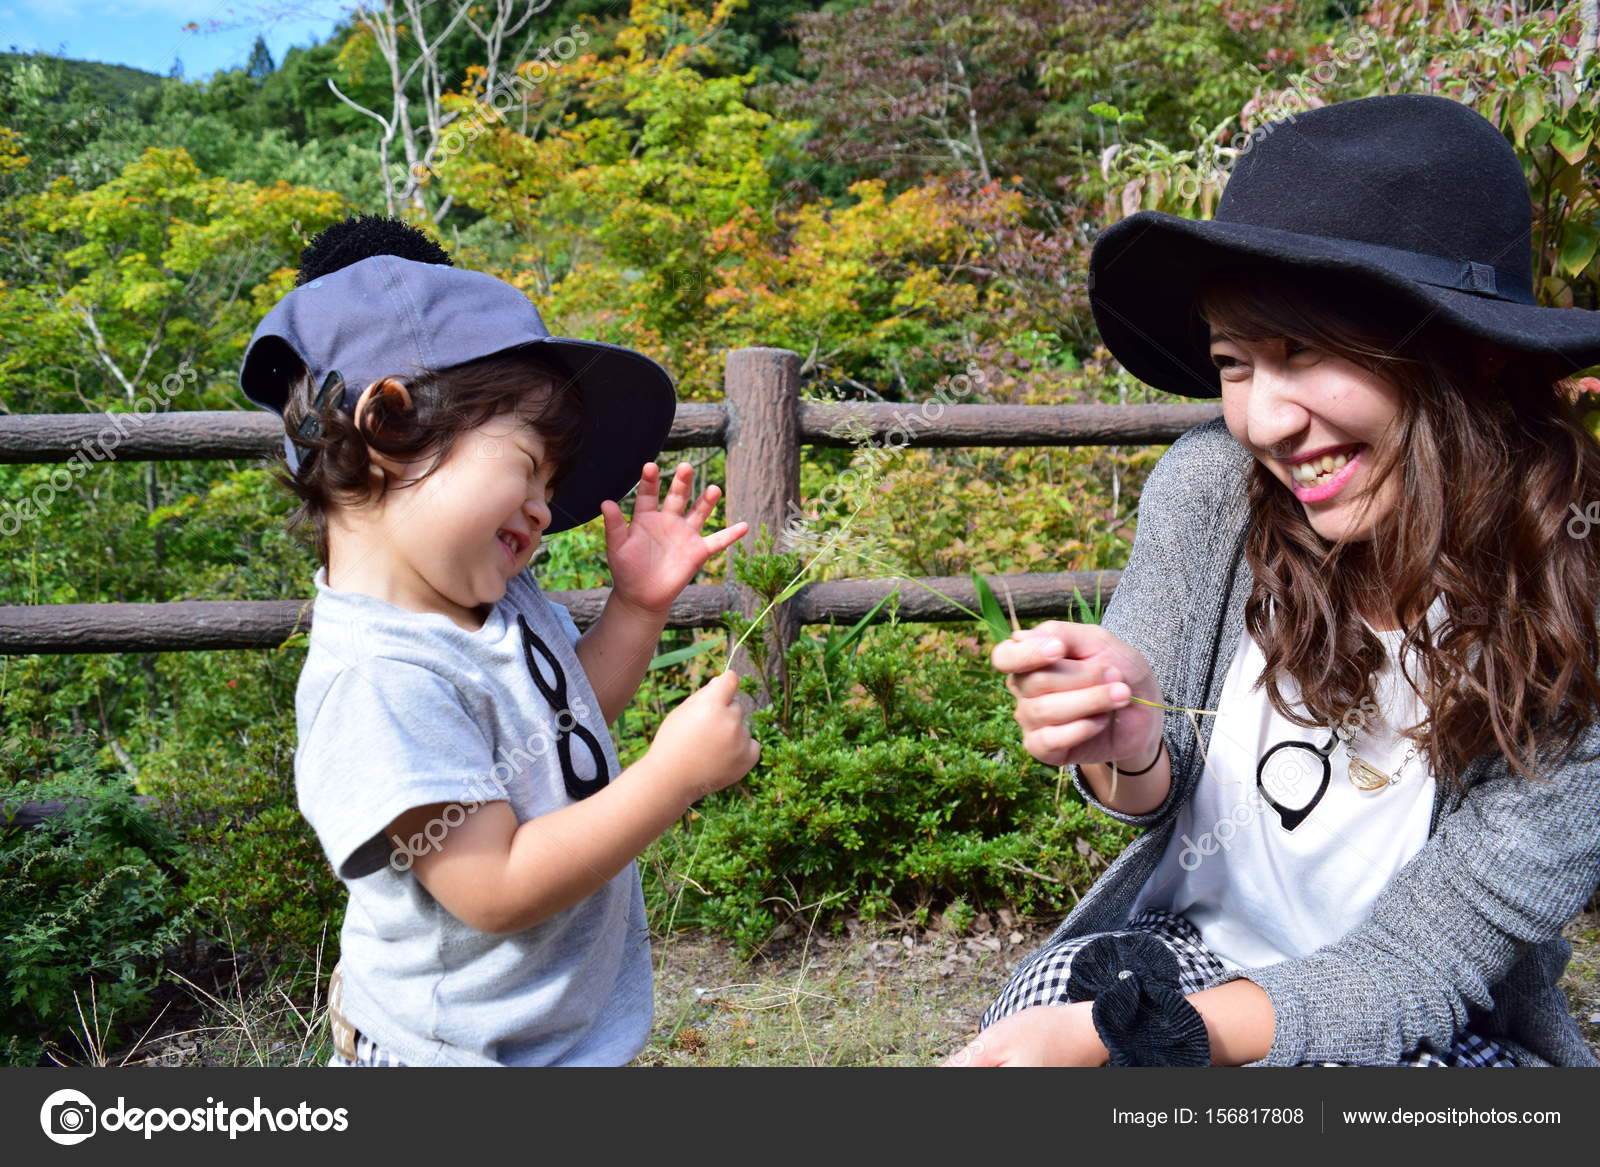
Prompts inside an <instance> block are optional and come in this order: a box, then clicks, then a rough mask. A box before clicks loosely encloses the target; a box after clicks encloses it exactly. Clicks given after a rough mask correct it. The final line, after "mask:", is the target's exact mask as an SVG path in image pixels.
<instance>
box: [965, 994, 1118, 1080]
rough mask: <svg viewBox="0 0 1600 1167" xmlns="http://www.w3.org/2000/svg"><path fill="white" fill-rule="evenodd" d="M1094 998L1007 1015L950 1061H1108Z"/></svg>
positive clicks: (986, 1063) (1046, 1063)
mask: <svg viewBox="0 0 1600 1167" xmlns="http://www.w3.org/2000/svg"><path fill="white" fill-rule="evenodd" d="M1093 1009H1094V1002H1093V1001H1077V1002H1074V1003H1073V1004H1071V1005H1034V1006H1032V1007H1031V1008H1028V1009H1020V1010H1018V1011H1017V1012H1015V1013H1013V1014H1011V1015H1010V1016H1009V1017H1002V1018H1001V1019H1000V1020H999V1021H996V1022H995V1023H994V1024H993V1025H991V1026H989V1028H988V1029H985V1030H984V1031H983V1032H982V1033H980V1034H978V1036H977V1037H975V1038H973V1039H972V1040H971V1041H970V1042H968V1043H967V1045H966V1046H965V1047H964V1048H962V1049H960V1050H957V1051H956V1052H955V1053H954V1054H952V1055H951V1056H950V1057H949V1058H947V1059H945V1062H944V1065H946V1066H1103V1065H1105V1064H1106V1062H1107V1061H1108V1060H1109V1059H1110V1057H1111V1054H1110V1051H1108V1050H1107V1049H1106V1047H1105V1043H1104V1042H1102V1041H1101V1040H1100V1035H1099V1034H1098V1033H1096V1032H1095V1028H1094V1019H1093V1015H1092V1010H1093Z"/></svg>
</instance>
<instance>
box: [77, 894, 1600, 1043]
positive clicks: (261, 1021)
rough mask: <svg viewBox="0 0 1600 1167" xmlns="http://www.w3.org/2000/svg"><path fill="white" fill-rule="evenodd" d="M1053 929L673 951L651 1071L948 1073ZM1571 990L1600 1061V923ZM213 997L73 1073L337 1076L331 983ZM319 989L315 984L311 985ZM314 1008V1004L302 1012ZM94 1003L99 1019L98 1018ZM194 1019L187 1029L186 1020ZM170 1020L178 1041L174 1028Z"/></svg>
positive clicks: (910, 931) (1569, 981) (277, 983)
mask: <svg viewBox="0 0 1600 1167" xmlns="http://www.w3.org/2000/svg"><path fill="white" fill-rule="evenodd" d="M1049 931H1050V924H1048V923H1047V924H1043V925H1034V926H1030V925H1028V924H1026V923H1023V924H1018V923H1015V922H1013V921H1012V919H1011V917H1010V916H1009V914H1007V913H998V914H996V915H995V916H994V917H985V916H980V917H978V919H977V920H976V921H975V922H974V924H973V926H972V928H971V929H970V930H969V931H968V932H967V933H965V934H963V935H953V934H950V933H948V932H945V931H940V930H938V929H934V930H929V931H919V930H916V929H914V928H910V927H908V926H905V925H903V924H902V925H896V924H881V925H864V924H859V923H854V922H852V923H851V924H850V925H849V926H848V930H847V932H846V934H844V935H841V936H838V937H833V936H825V935H822V934H819V933H817V932H815V931H813V932H811V933H809V934H798V933H796V934H793V935H790V936H788V937H786V938H783V939H781V940H778V941H775V942H774V943H773V944H772V945H769V947H768V949H767V951H766V952H765V953H763V954H762V955H761V956H759V957H758V958H756V959H755V960H752V961H740V960H739V959H737V958H736V957H735V956H734V955H733V950H732V947H731V946H730V945H729V943H728V942H727V941H726V940H724V939H722V938H721V937H718V936H713V935H710V934H708V933H703V932H685V933H680V934H678V935H674V936H671V937H668V938H665V939H660V938H658V939H657V940H656V942H655V948H656V953H655V955H656V962H657V974H656V991H655V997H656V1016H655V1024H654V1027H653V1031H652V1034H651V1039H650V1043H649V1045H648V1046H647V1047H646V1048H645V1050H644V1052H643V1053H641V1054H640V1055H639V1057H638V1058H637V1059H635V1061H634V1063H633V1064H634V1065H638V1066H860V1065H874V1066H876V1065H890V1066H927V1065H937V1064H938V1063H939V1062H940V1061H942V1060H943V1059H944V1058H945V1057H947V1056H948V1055H949V1054H951V1053H953V1052H954V1051H955V1050H957V1049H959V1048H960V1047H961V1046H962V1045H963V1044H964V1043H965V1042H966V1041H967V1040H968V1039H969V1038H970V1037H971V1036H972V1035H973V1033H974V1032H975V1031H976V1028H977V1022H978V1018H979V1017H980V1016H981V1015H982V1014H983V1011H984V1009H985V1008H987V1006H988V1004H989V1002H990V1001H992V1000H993V999H994V997H995V996H996V994H997V993H998V992H999V990H1000V988H1001V987H1002V986H1003V985H1004V983H1005V980H1006V977H1007V975H1008V974H1009V972H1010V970H1011V969H1012V967H1013V966H1015V964H1016V963H1017V961H1018V960H1019V959H1021V957H1022V956H1024V955H1025V954H1027V953H1028V952H1030V951H1032V949H1033V947H1034V946H1035V945H1037V944H1038V943H1039V942H1040V941H1042V940H1043V939H1044V937H1045V936H1046V935H1047V934H1048V933H1049ZM1565 935H1566V936H1567V938H1568V939H1569V940H1570V941H1571V942H1572V946H1573V954H1572V961H1571V963H1570V964H1569V965H1568V967H1567V971H1566V975H1565V976H1564V977H1563V978H1562V988H1563V989H1564V990H1565V992H1566V994H1567V998H1568V1002H1569V1004H1570V1006H1571V1009H1572V1013H1573V1016H1574V1017H1576V1018H1577V1020H1578V1023H1579V1026H1580V1027H1581V1028H1582V1029H1583V1032H1584V1035H1585V1037H1586V1038H1587V1039H1588V1041H1589V1044H1590V1046H1591V1047H1592V1048H1593V1049H1594V1050H1595V1053H1596V1055H1597V1056H1600V1021H1593V1020H1591V1018H1600V913H1596V912H1587V913H1584V914H1583V915H1580V916H1578V917H1577V918H1576V919H1574V920H1573V921H1572V922H1571V923H1570V924H1568V925H1567V928H1566V930H1565ZM229 967H230V968H231V974H230V975H228V976H225V977H223V978H220V980H219V982H218V983H217V984H214V985H213V986H212V987H211V988H209V989H208V988H204V987H202V986H201V985H199V984H195V983H194V982H192V981H191V982H189V987H188V988H187V989H186V996H187V998H188V999H187V1001H186V1003H185V1007H184V1008H179V1009H173V1010H163V1012H162V1014H161V1015H160V1016H158V1017H157V1018H156V1020H155V1021H154V1022H152V1024H151V1026H150V1028H149V1029H148V1030H147V1031H146V1033H145V1034H143V1035H141V1037H140V1038H139V1040H138V1041H136V1042H135V1043H134V1044H133V1046H131V1047H129V1048H128V1049H126V1050H120V1051H110V1050H107V1049H106V1048H105V1046H104V1040H103V1034H97V1033H96V1032H95V1031H94V1027H93V1026H92V1025H91V1024H89V1023H88V1022H87V1021H86V1022H85V1024H84V1025H83V1027H82V1028H81V1029H80V1031H79V1032H77V1033H75V1034H73V1035H72V1037H71V1039H70V1040H69V1042H68V1043H67V1045H68V1046H71V1047H74V1048H73V1049H72V1050H71V1051H70V1052H69V1051H68V1050H67V1049H62V1048H59V1047H58V1050H57V1054H56V1060H57V1061H58V1062H60V1063H61V1064H63V1065H96V1066H124V1065H154V1066H321V1065H324V1064H325V1063H326V1062H327V1060H328V1056H329V1054H330V1053H331V1049H332V1047H331V1042H330V1041H329V1037H328V1020H327V1000H326V996H325V991H324V990H325V988H326V984H327V979H326V978H327V972H328V971H330V970H329V969H327V968H324V967H323V965H322V959H321V954H320V953H319V954H318V957H317V961H316V974H317V975H316V977H315V985H316V989H314V990H313V991H312V992H311V993H310V994H309V995H297V994H296V993H295V992H294V991H293V989H292V985H293V984H294V983H295V978H294V977H292V976H291V975H290V971H291V970H287V969H284V968H282V967H278V968H271V967H266V966H263V965H259V964H257V965H251V964H250V963H249V962H248V960H244V959H241V960H238V961H234V962H231V965H229ZM307 979H309V978H304V977H302V978H301V981H302V983H303V982H304V981H305V980H307ZM297 997H298V999H297ZM90 1005H91V1003H90V1002H87V1001H86V1002H85V1008H84V1017H85V1018H86V1019H92V1018H93V1016H94V1012H93V1010H92V1008H91V1007H90ZM175 1014H176V1015H180V1016H182V1017H184V1018H185V1020H184V1021H183V1023H182V1026H181V1027H174V1025H175V1022H174V1020H173V1018H174V1015H175ZM163 1020H166V1021H167V1024H168V1028H166V1029H162V1028H161V1027H160V1023H161V1022H162V1021H163Z"/></svg>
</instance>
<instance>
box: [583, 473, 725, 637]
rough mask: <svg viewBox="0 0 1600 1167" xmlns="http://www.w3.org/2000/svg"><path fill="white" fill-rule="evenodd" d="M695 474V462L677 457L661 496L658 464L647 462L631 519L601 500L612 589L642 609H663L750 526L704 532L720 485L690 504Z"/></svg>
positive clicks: (651, 611) (717, 496)
mask: <svg viewBox="0 0 1600 1167" xmlns="http://www.w3.org/2000/svg"><path fill="white" fill-rule="evenodd" d="M693 479H694V467H692V466H690V465H689V463H687V462H680V463H678V469H677V472H676V473H674V474H673V476H672V483H671V485H670V486H669V487H668V489H667V496H666V498H664V499H663V498H661V497H660V487H661V468H660V467H659V466H657V465H656V464H655V463H654V462H646V463H645V465H644V470H643V471H642V472H641V473H640V475H639V491H638V494H637V495H636V496H635V497H634V502H633V521H632V522H631V523H630V522H628V521H627V520H625V519H624V518H623V516H622V508H621V507H620V506H618V505H617V504H616V503H615V502H612V501H611V500H609V499H608V500H606V501H605V502H603V503H601V504H600V513H601V515H602V516H604V519H605V528H606V560H607V562H608V564H609V565H610V568H611V591H612V595H614V596H616V597H617V598H619V599H621V600H623V601H625V602H627V603H628V604H631V605H632V606H634V607H636V608H638V609H641V610H642V611H645V612H648V613H651V614H664V613H666V612H667V611H668V610H669V609H670V608H671V607H672V601H673V600H675V599H677V598H678V593H680V592H681V591H683V589H684V588H685V587H686V586H687V585H688V583H689V581H690V580H692V579H693V578H694V577H695V574H696V573H697V572H699V570H700V569H701V568H702V567H704V566H705V563H706V560H708V559H710V558H711V557H712V556H713V555H715V554H717V553H718V552H719V551H724V550H726V549H727V548H728V547H730V546H732V545H733V544H734V543H736V542H738V540H739V539H740V538H742V537H743V536H744V534H745V532H746V531H748V530H749V529H750V524H748V523H735V524H734V525H733V526H731V527H727V528H724V529H723V530H721V531H718V532H716V533H715V534H712V535H705V536H702V535H701V534H700V528H701V527H703V526H705V522H706V519H707V518H709V517H710V515H711V511H712V509H713V508H714V507H715V506H716V505H717V499H718V498H720V497H721V495H722V491H721V488H719V487H717V486H715V485H712V486H708V487H706V489H705V491H704V492H703V493H702V494H701V495H700V497H699V499H698V500H696V502H695V504H694V505H693V506H692V507H690V506H689V505H688V504H689V493H690V488H691V483H692V481H693ZM686 508H687V509H686Z"/></svg>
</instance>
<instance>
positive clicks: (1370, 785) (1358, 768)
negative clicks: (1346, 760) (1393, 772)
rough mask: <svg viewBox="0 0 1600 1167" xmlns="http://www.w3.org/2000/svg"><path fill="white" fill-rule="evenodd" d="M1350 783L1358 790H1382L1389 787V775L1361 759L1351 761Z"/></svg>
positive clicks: (1353, 758)
mask: <svg viewBox="0 0 1600 1167" xmlns="http://www.w3.org/2000/svg"><path fill="white" fill-rule="evenodd" d="M1350 782H1351V784H1352V785H1354V786H1355V787H1356V789H1358V790H1382V789H1383V788H1384V787H1385V786H1387V785H1389V775H1387V774H1385V773H1384V772H1383V771H1382V770H1380V769H1378V768H1377V767H1376V766H1373V765H1370V764H1369V763H1367V762H1364V761H1362V760H1361V759H1360V758H1355V757H1352V758H1351V759H1350Z"/></svg>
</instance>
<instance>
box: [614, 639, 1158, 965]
mask: <svg viewBox="0 0 1600 1167" xmlns="http://www.w3.org/2000/svg"><path fill="white" fill-rule="evenodd" d="M834 647H837V646H836V645H835V646H834ZM828 649H829V642H828V640H827V639H826V638H818V637H802V638H801V639H800V640H798V641H797V642H796V643H795V644H794V645H793V646H792V648H791V649H790V654H789V670H788V673H789V682H790V684H791V685H792V686H793V688H794V698H795V699H794V701H793V703H792V705H791V706H790V719H791V720H790V723H789V724H788V725H787V726H786V727H785V726H784V725H783V724H782V722H781V720H780V719H781V717H782V715H783V709H782V706H781V704H780V705H777V706H769V707H767V708H763V709H760V710H757V711H756V712H755V713H753V714H752V715H751V724H752V730H753V732H754V733H755V735H756V737H758V738H759V739H760V740H761V742H762V757H761V762H760V764H759V765H758V766H757V767H756V769H755V770H753V771H752V772H751V773H750V774H749V776H748V777H746V778H745V780H744V781H743V782H742V783H740V784H738V785H737V786H735V787H732V788H730V789H728V790H725V791H720V792H718V793H717V794H714V795H712V796H710V797H708V798H706V799H704V800H702V801H701V803H700V804H699V805H698V807H697V812H698V817H697V818H695V819H692V820H691V821H690V822H689V823H688V825H686V826H685V827H683V828H681V829H679V830H675V831H673V832H670V833H669V834H667V835H666V836H664V837H663V838H662V839H661V840H660V841H659V842H658V843H657V844H656V845H655V846H654V848H652V852H651V853H650V854H648V855H647V862H646V865H645V866H646V868H647V869H648V870H649V871H650V872H651V877H650V879H649V880H648V890H649V895H650V899H651V902H652V909H653V914H654V917H655V919H656V921H657V923H658V926H662V927H669V928H676V927H681V926H691V925H698V926H705V927H711V928H714V929H717V930H719V931H721V932H724V933H726V934H727V935H729V936H732V937H733V938H734V939H735V940H736V941H737V942H738V943H739V945H740V947H741V949H743V950H744V951H746V952H749V951H752V950H754V949H756V948H758V947H759V946H760V945H761V944H763V943H764V942H765V941H766V940H767V938H768V937H769V936H770V935H771V933H772V931H773V930H774V928H775V927H777V926H778V925H779V924H782V923H785V922H788V921H789V920H790V919H791V918H795V917H799V919H800V921H801V922H802V923H805V922H809V921H811V920H812V919H814V918H815V919H817V920H831V921H833V922H835V923H838V922H841V921H842V919H843V917H845V916H847V915H850V914H859V915H862V916H864V917H873V916H884V915H890V914H900V915H905V916H911V917H913V918H915V919H916V920H917V921H918V922H920V923H923V924H926V923H928V922H929V921H930V920H931V918H932V914H933V913H934V911H936V910H937V909H939V908H942V907H945V906H947V905H948V906H955V907H956V915H957V916H958V917H959V916H960V915H961V914H962V913H963V912H970V911H973V910H975V909H982V908H990V907H1002V906H1006V907H1013V908H1016V909H1018V910H1020V911H1022V912H1023V913H1025V914H1031V913H1038V914H1041V915H1050V916H1053V915H1057V914H1059V913H1060V912H1062V911H1063V910H1064V909H1066V908H1068V907H1070V906H1071V904H1072V903H1073V902H1074V900H1075V898H1076V895H1077V894H1078V893H1080V892H1082V891H1084V890H1087V888H1088V887H1089V885H1090V884H1091V883H1093V881H1094V878H1095V876H1096V875H1097V874H1098V872H1099V870H1100V868H1101V867H1103V865H1104V863H1105V862H1106V860H1107V859H1108V858H1109V856H1111V855H1112V854H1114V853H1115V852H1117V851H1118V850H1120V849H1121V848H1122V847H1123V846H1124V845H1125V844H1126V843H1127V842H1128V840H1129V839H1130V838H1131V836H1132V832H1131V830H1130V829H1128V828H1126V827H1123V826H1121V825H1119V824H1117V823H1115V822H1113V821H1111V820H1109V819H1106V818H1105V817H1104V816H1102V815H1098V814H1095V813H1093V812H1092V811H1090V810H1089V809H1088V808H1087V807H1086V806H1084V804H1083V802H1082V801H1081V799H1080V798H1079V797H1078V796H1077V794H1076V792H1075V791H1074V790H1073V789H1072V787H1071V786H1070V784H1063V783H1062V782H1061V775H1060V774H1059V772H1058V771H1057V770H1055V769H1052V768H1050V767H1048V766H1044V765H1042V764H1040V763H1039V762H1037V761H1035V760H1034V759H1033V758H1032V757H1030V756H1029V755H1028V754H1027V752H1026V751H1025V750H1023V748H1022V744H1021V740H1020V735H1019V734H1018V732H1017V725H1016V721H1015V719H1014V718H1013V716H1012V709H1013V707H1014V702H1013V700H1012V698H1011V696H1010V694H1009V693H1007V692H1006V690H1005V687H1004V685H1003V683H1002V682H1001V679H1000V677H999V675H998V674H996V673H995V672H994V670H993V669H991V668H990V667H989V665H988V663H987V661H986V660H985V659H984V654H983V651H982V649H981V646H979V645H978V643H977V642H976V641H975V640H973V639H972V638H971V637H952V636H951V635H950V634H949V633H948V632H938V631H926V630H922V631H913V630H912V629H911V628H909V627H907V626H904V625H900V624H891V625H889V626H886V627H879V628H876V629H872V630H870V631H867V632H866V633H865V635H864V636H862V637H861V638H860V639H859V641H858V642H857V643H856V644H855V645H853V646H852V647H850V648H849V649H846V650H845V651H835V652H833V653H831V655H830V654H829V652H828Z"/></svg>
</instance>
